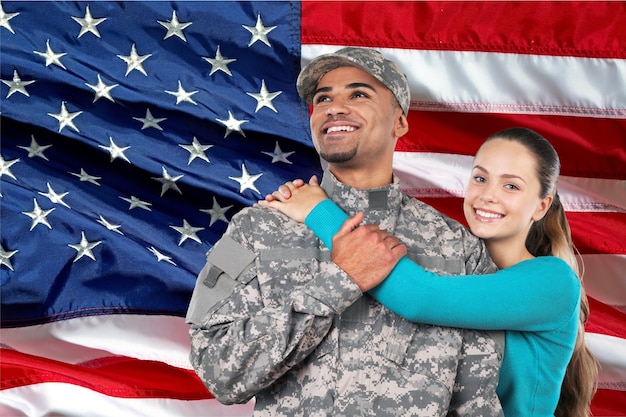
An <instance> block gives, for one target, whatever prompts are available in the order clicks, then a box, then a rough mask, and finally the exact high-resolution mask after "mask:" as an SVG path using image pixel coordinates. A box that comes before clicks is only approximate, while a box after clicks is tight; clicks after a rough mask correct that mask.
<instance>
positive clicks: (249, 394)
mask: <svg viewBox="0 0 626 417" xmlns="http://www.w3.org/2000/svg"><path fill="white" fill-rule="evenodd" d="M322 187H324V189H325V190H326V192H327V194H328V195H329V196H330V197H331V198H332V199H333V200H334V201H335V202H337V204H339V205H340V206H341V207H342V208H343V209H344V210H345V211H346V212H348V213H350V214H354V213H356V212H357V211H364V212H365V214H366V216H365V223H376V224H379V225H380V226H381V228H384V229H385V230H387V231H388V232H390V233H392V234H394V235H395V236H398V237H399V238H400V239H401V241H402V242H403V243H405V244H406V245H407V247H408V249H409V254H408V256H409V257H411V258H412V259H414V260H415V261H417V262H419V263H420V264H422V265H424V266H425V267H426V268H428V269H430V270H433V271H436V272H439V273H447V274H467V273H484V272H487V271H492V270H493V269H494V267H493V264H492V263H491V261H490V260H489V257H488V255H487V254H486V250H485V248H484V245H482V243H480V241H479V240H477V239H476V238H475V237H473V236H472V235H471V234H469V233H468V232H467V231H466V229H465V228H463V227H462V226H461V225H460V224H459V223H457V222H455V221H454V220H451V219H449V218H447V217H445V216H443V215H442V214H440V213H438V212H437V211H435V210H434V209H433V208H431V207H430V206H428V205H425V204H424V203H422V202H420V201H418V200H415V199H413V198H411V197H408V196H406V195H403V194H402V193H401V192H400V188H399V182H398V180H397V178H394V182H393V184H391V185H389V186H387V187H383V188H380V189H375V190H356V189H354V188H351V187H348V186H346V185H344V184H341V183H339V182H338V181H337V180H336V179H335V178H334V176H332V174H330V172H326V173H325V175H324V181H323V182H322ZM477 279H479V278H477ZM187 321H188V322H189V323H191V329H190V335H191V354H190V359H191V363H192V365H193V367H194V369H195V370H196V372H197V374H198V375H199V377H200V378H201V379H202V381H203V382H204V383H205V385H206V386H207V388H208V389H209V391H211V393H212V394H213V395H214V396H215V397H216V398H217V400H219V401H220V402H222V403H225V404H235V403H244V402H246V401H248V400H250V399H251V398H253V397H255V398H256V404H255V414H254V415H255V416H268V417H269V416H272V417H280V416H285V417H286V416H306V417H313V416H334V417H341V416H346V417H356V416H377V417H384V416H446V415H448V416H457V415H459V416H460V415H462V416H483V417H486V416H501V415H502V414H501V408H500V403H499V402H498V400H497V397H496V394H495V389H496V385H497V374H498V369H499V366H500V360H501V350H499V348H498V346H497V343H495V342H494V340H493V339H492V338H491V337H489V336H488V335H487V334H486V333H484V332H479V331H468V330H460V329H452V328H444V327H437V326H430V325H423V324H417V323H411V322H409V321H407V320H405V319H403V318H401V317H400V316H397V315H396V314H394V313H392V312H391V311H389V310H387V309H386V308H385V307H383V306H382V305H381V304H379V303H378V302H376V301H375V300H374V299H373V298H371V297H370V296H368V295H364V294H362V293H361V292H360V290H359V289H358V287H357V286H356V285H355V284H354V282H353V281H352V280H351V279H350V278H349V277H348V276H347V275H346V274H345V273H344V272H343V271H342V270H341V269H340V268H339V267H338V266H337V265H336V264H334V263H333V262H331V261H330V253H329V251H328V249H327V248H326V247H325V246H324V245H323V243H321V241H319V240H318V239H317V238H316V237H315V235H314V234H313V233H312V232H311V231H310V230H309V229H308V228H307V227H306V226H305V225H303V224H299V223H296V222H294V221H292V220H291V219H289V218H288V217H286V216H284V215H282V214H281V213H279V212H278V211H274V210H271V209H266V208H260V207H250V208H245V209H243V210H242V211H241V212H240V213H238V214H237V215H235V216H233V218H232V220H231V222H230V224H229V227H228V229H227V231H226V233H225V234H224V236H223V237H222V239H221V240H220V241H218V243H216V245H215V246H214V247H213V248H212V249H211V251H210V252H209V254H208V261H207V264H206V265H205V267H204V269H203V270H202V271H201V273H200V275H199V277H198V281H197V283H196V288H195V290H194V293H193V296H192V300H191V303H190V307H189V311H188V313H187ZM448 410H450V411H448Z"/></svg>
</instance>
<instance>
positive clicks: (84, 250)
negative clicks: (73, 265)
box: [67, 231, 102, 262]
mask: <svg viewBox="0 0 626 417" xmlns="http://www.w3.org/2000/svg"><path fill="white" fill-rule="evenodd" d="M100 243H102V241H101V240H99V241H97V242H89V241H88V240H87V238H86V237H85V232H84V231H81V232H80V243H77V244H75V245H71V244H70V245H67V246H69V247H70V248H72V249H76V252H78V253H77V254H76V258H74V261H73V262H76V261H77V260H79V259H80V258H82V257H83V256H88V257H90V258H91V259H93V260H94V261H95V260H96V258H95V256H93V252H92V251H91V250H92V249H93V248H95V247H96V246H98V245H99V244H100Z"/></svg>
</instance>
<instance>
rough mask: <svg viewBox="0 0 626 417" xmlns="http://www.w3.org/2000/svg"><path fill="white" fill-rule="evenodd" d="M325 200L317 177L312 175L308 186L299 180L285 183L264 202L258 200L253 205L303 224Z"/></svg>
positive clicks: (266, 197) (325, 197) (324, 194)
mask: <svg viewBox="0 0 626 417" xmlns="http://www.w3.org/2000/svg"><path fill="white" fill-rule="evenodd" d="M327 198H328V196H327V195H326V193H325V192H324V190H323V189H322V187H320V186H319V184H318V182H317V177H316V176H315V175H314V176H312V177H311V179H310V180H309V183H308V184H306V183H305V182H304V181H303V180H300V179H298V180H294V181H289V182H286V183H285V184H283V185H281V186H280V187H278V190H276V191H274V192H273V193H272V194H268V195H267V196H265V200H260V201H259V202H258V203H257V204H255V205H258V206H262V207H271V208H274V209H276V210H278V211H280V212H281V213H283V214H285V215H287V216H289V217H291V218H292V219H293V220H295V221H297V222H300V223H303V222H304V219H305V218H306V216H308V215H309V213H310V212H311V210H313V208H314V207H315V206H316V205H317V204H318V203H319V202H320V201H322V200H325V199H327Z"/></svg>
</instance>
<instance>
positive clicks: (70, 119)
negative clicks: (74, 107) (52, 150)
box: [48, 101, 82, 132]
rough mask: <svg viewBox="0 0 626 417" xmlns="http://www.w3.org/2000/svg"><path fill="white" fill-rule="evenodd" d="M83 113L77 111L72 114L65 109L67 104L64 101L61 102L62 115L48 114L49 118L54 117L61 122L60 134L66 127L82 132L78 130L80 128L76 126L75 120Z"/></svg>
mask: <svg viewBox="0 0 626 417" xmlns="http://www.w3.org/2000/svg"><path fill="white" fill-rule="evenodd" d="M81 113H82V111H77V112H74V113H70V112H68V111H67V108H66V107H65V102H64V101H62V102H61V113H57V114H52V113H48V116H52V117H54V118H55V119H57V120H58V121H59V132H60V131H61V130H63V128H64V127H65V126H69V127H71V128H72V129H74V130H75V131H77V132H80V130H78V128H77V127H76V125H75V124H74V118H75V117H76V116H78V115H79V114H81Z"/></svg>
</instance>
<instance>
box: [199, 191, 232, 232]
mask: <svg viewBox="0 0 626 417" xmlns="http://www.w3.org/2000/svg"><path fill="white" fill-rule="evenodd" d="M230 208H232V206H228V207H221V206H220V205H219V203H218V202H217V200H216V199H215V197H213V207H212V208H210V209H201V210H200V211H201V212H203V213H207V214H209V215H210V216H211V222H210V223H209V227H211V226H213V223H215V222H216V221H218V220H221V221H223V222H224V223H228V219H227V218H226V216H225V214H226V212H227V211H228V210H229V209H230Z"/></svg>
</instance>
